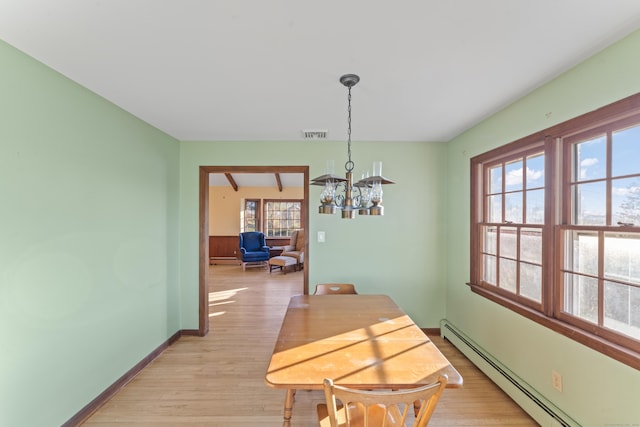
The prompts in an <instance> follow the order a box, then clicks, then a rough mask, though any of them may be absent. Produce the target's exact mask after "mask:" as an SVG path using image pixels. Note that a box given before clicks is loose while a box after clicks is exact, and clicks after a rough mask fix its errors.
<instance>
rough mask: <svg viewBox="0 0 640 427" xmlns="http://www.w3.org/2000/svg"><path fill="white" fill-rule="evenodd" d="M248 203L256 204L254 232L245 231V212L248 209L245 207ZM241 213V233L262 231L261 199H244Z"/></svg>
mask: <svg viewBox="0 0 640 427" xmlns="http://www.w3.org/2000/svg"><path fill="white" fill-rule="evenodd" d="M249 203H255V204H256V209H255V218H254V219H255V223H256V229H255V230H248V229H247V217H246V215H247V210H249V209H248V207H247V205H248V204H249ZM243 205H244V206H243V207H244V209H243V211H242V231H262V199H244V202H243Z"/></svg>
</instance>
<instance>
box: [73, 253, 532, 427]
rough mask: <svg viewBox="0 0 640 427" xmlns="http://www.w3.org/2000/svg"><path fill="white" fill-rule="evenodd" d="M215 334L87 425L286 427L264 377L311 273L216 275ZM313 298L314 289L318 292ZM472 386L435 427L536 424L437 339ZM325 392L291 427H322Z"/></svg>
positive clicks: (172, 354) (449, 402)
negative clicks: (294, 298) (294, 299)
mask: <svg viewBox="0 0 640 427" xmlns="http://www.w3.org/2000/svg"><path fill="white" fill-rule="evenodd" d="M209 271H210V275H211V276H210V283H211V285H210V287H211V289H210V294H209V318H210V332H209V335H208V336H206V337H204V338H198V337H182V338H180V340H178V341H177V342H176V343H174V344H173V345H172V346H171V347H169V348H168V349H167V350H166V351H165V352H164V353H163V354H162V355H161V356H160V357H158V358H157V359H156V360H155V361H154V362H153V363H152V364H151V365H149V366H148V367H147V368H145V369H144V370H143V371H142V372H141V373H140V374H139V375H138V376H137V377H136V378H134V379H133V380H132V381H131V382H130V383H129V384H128V385H127V386H126V387H124V388H123V389H122V390H121V391H120V392H119V393H118V394H117V395H116V396H115V397H114V398H113V399H111V400H110V401H109V402H107V403H106V404H105V405H104V406H103V407H101V408H100V409H99V410H98V411H97V412H96V413H94V414H93V416H91V417H90V418H89V419H88V420H87V421H86V422H85V423H84V426H99V427H103V426H181V425H184V426H229V427H240V426H242V427H249V426H281V425H282V412H283V403H284V391H282V390H275V389H272V388H269V387H268V386H267V385H266V384H265V381H264V375H265V371H266V368H267V365H268V364H269V359H270V356H271V351H272V350H273V345H274V342H275V339H276V337H277V335H278V332H279V330H280V324H281V323H282V318H283V316H284V313H285V311H286V308H287V304H288V301H289V297H290V296H291V295H295V294H299V293H302V274H303V273H302V272H294V273H287V274H286V275H282V273H280V272H276V271H274V272H273V273H272V274H269V273H268V272H267V271H266V270H264V269H259V268H251V269H247V270H246V271H242V268H241V267H240V266H230V265H216V266H211V267H210V270H209ZM310 288H311V290H312V291H313V285H310ZM431 338H432V339H433V341H434V342H435V343H436V345H437V346H438V347H439V348H440V349H441V351H442V352H443V353H444V354H445V356H446V357H447V358H448V359H449V360H450V361H451V362H452V363H453V365H454V366H455V367H456V368H457V369H458V371H459V372H460V373H461V374H462V376H463V378H464V388H461V389H446V390H445V392H444V393H443V396H442V398H441V400H440V403H439V404H438V407H437V409H436V412H435V414H434V415H433V418H432V420H431V422H430V423H429V425H430V426H435V427H438V426H456V427H464V426H496V427H497V426H537V425H538V424H537V423H535V422H534V421H533V420H532V419H531V418H530V417H529V416H528V415H527V414H526V413H525V412H524V411H522V409H520V408H519V407H518V406H517V405H516V404H515V403H514V402H513V401H511V400H510V399H509V397H508V396H506V395H505V394H504V393H503V392H502V391H501V390H500V389H498V388H497V387H496V386H495V385H494V384H493V383H492V382H491V381H490V380H489V379H487V377H485V376H484V375H483V374H482V373H481V372H480V371H479V370H478V369H477V368H475V367H474V366H473V365H472V364H471V363H470V362H469V361H468V360H467V359H466V358H465V357H464V356H463V355H462V354H461V353H460V352H458V351H457V350H456V349H455V348H454V347H453V346H452V345H451V344H450V343H448V342H446V341H444V340H442V339H441V338H440V337H431ZM323 400H324V398H323V396H322V392H321V391H299V392H298V393H297V394H296V402H295V405H294V411H293V418H292V426H293V427H299V426H305V427H306V426H317V421H316V415H315V407H316V405H317V404H318V403H319V402H322V401H323Z"/></svg>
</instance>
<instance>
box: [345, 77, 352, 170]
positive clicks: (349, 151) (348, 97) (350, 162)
mask: <svg viewBox="0 0 640 427" xmlns="http://www.w3.org/2000/svg"><path fill="white" fill-rule="evenodd" d="M348 89H349V95H348V96H347V100H348V105H349V106H348V109H347V111H348V113H349V117H348V128H347V135H348V139H347V156H348V159H349V160H347V162H346V163H345V164H344V168H345V169H346V170H347V172H351V171H353V167H354V163H353V161H352V160H351V86H349V87H348Z"/></svg>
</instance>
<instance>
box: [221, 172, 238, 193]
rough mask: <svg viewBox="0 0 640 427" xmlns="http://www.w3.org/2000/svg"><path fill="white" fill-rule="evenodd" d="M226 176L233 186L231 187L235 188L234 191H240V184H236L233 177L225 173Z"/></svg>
mask: <svg viewBox="0 0 640 427" xmlns="http://www.w3.org/2000/svg"><path fill="white" fill-rule="evenodd" d="M224 176H226V177H227V180H228V181H229V184H231V186H232V187H233V190H234V191H238V184H236V180H235V179H233V176H231V174H230V173H228V172H227V173H225V174H224Z"/></svg>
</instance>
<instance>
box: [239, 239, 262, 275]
mask: <svg viewBox="0 0 640 427" xmlns="http://www.w3.org/2000/svg"><path fill="white" fill-rule="evenodd" d="M240 252H241V253H242V269H243V270H245V269H246V268H247V264H254V265H256V264H258V265H262V264H263V263H265V262H267V261H269V246H267V244H266V241H265V238H264V233H261V232H260V231H247V232H245V233H240Z"/></svg>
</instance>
